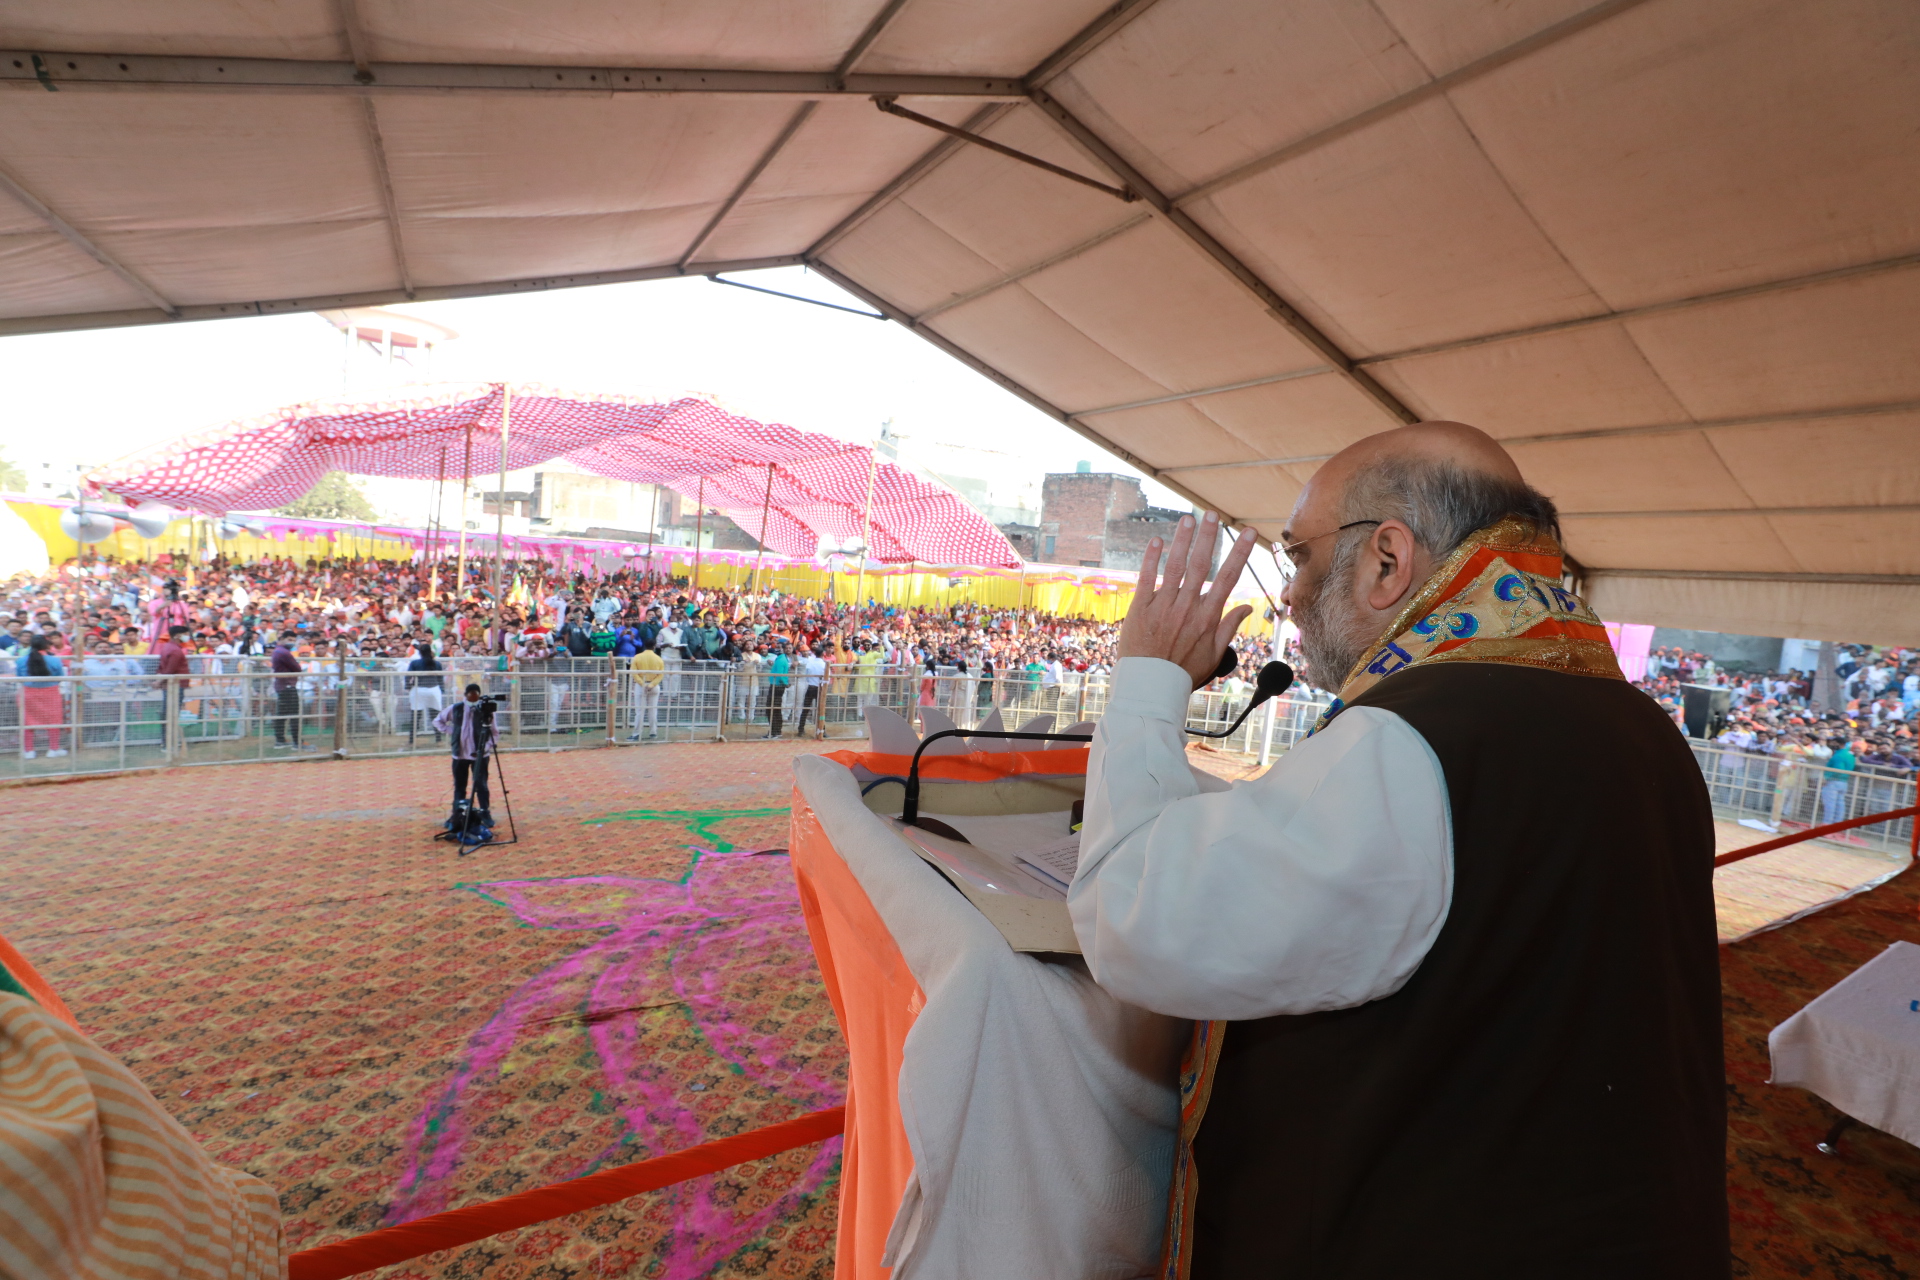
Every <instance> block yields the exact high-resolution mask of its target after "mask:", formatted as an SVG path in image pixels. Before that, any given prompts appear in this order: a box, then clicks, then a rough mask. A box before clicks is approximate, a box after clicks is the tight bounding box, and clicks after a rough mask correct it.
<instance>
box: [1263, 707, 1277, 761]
mask: <svg viewBox="0 0 1920 1280" xmlns="http://www.w3.org/2000/svg"><path fill="white" fill-rule="evenodd" d="M1279 706H1280V700H1279V699H1278V698H1269V699H1267V725H1266V728H1265V729H1263V730H1262V731H1261V734H1260V763H1261V764H1263V765H1268V764H1272V763H1273V722H1274V719H1275V717H1276V716H1277V715H1278V714H1279V712H1278V708H1279Z"/></svg>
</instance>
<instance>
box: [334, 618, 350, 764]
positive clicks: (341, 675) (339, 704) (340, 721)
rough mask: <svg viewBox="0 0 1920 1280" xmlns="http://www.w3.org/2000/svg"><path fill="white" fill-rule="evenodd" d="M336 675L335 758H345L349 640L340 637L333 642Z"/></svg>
mask: <svg viewBox="0 0 1920 1280" xmlns="http://www.w3.org/2000/svg"><path fill="white" fill-rule="evenodd" d="M333 656H334V677H335V680H336V683H335V685H334V689H333V758H334V759H336V760H344V759H346V755H347V642H346V641H345V640H344V639H338V640H335V641H334V642H333Z"/></svg>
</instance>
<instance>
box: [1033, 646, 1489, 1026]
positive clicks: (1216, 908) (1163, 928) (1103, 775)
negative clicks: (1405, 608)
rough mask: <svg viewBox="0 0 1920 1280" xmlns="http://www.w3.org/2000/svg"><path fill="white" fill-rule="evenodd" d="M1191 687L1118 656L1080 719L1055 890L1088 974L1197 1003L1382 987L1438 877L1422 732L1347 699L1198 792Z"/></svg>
mask: <svg viewBox="0 0 1920 1280" xmlns="http://www.w3.org/2000/svg"><path fill="white" fill-rule="evenodd" d="M1192 688H1193V682H1192V680H1191V678H1190V677H1189V676H1188V674H1187V672H1186V671H1185V670H1184V669H1183V668H1181V667H1180V666H1178V665H1176V664H1174V663H1172V662H1169V661H1166V660H1164V659H1161V658H1138V657H1136V658H1122V659H1121V660H1120V664H1119V666H1118V668H1117V669H1116V670H1115V672H1114V680H1113V693H1112V697H1111V700H1110V701H1109V702H1108V704H1107V710H1106V713H1105V715H1103V716H1102V717H1101V720H1100V725H1099V728H1098V729H1097V730H1096V731H1095V733H1094V738H1093V755H1092V761H1091V763H1090V764H1089V765H1088V768H1087V805H1086V825H1085V827H1084V828H1083V829H1082V831H1081V853H1080V872H1079V875H1078V876H1077V877H1076V879H1075V882H1074V889H1073V895H1072V898H1071V900H1070V906H1071V909H1072V911H1073V916H1074V924H1075V928H1076V930H1077V931H1078V933H1079V935H1080V941H1081V945H1082V947H1083V948H1084V949H1085V952H1086V957H1087V963H1088V965H1089V966H1090V967H1091V968H1092V970H1093V972H1094V974H1095V976H1096V977H1097V978H1098V979H1099V980H1100V984H1101V985H1102V986H1104V987H1106V988H1107V989H1108V990H1109V991H1112V992H1113V993H1114V994H1115V995H1117V996H1119V997H1120V998H1121V999H1123V1000H1127V1001H1129V1002H1131V1003H1133V1004H1138V1005H1142V1006H1144V1007H1146V1008H1148V1009H1152V1010H1154V1011H1156V1012H1159V1013H1167V1014H1173V1015H1175V1016H1177V1017H1182V1018H1203V1019H1214V1018H1226V1019H1241V1018H1264V1017H1270V1016H1272V1015H1274V1014H1280V1013H1313V1012H1316V1011H1318V1010H1322V1009H1344V1008H1347V1007H1349V1006H1352V1005H1357V1004H1361V1003H1364V1002H1366V1001H1368V1000H1375V999H1378V998H1379V997H1381V996H1384V995H1389V994H1391V993H1392V992H1395V991H1398V990H1399V989H1400V987H1401V985H1402V984H1403V983H1405V982H1406V980H1407V978H1408V976H1409V975H1411V974H1412V973H1413V971H1414V969H1415V968H1416V967H1418V966H1419V964H1420V960H1421V958H1422V957H1423V956H1425V955H1426V953H1427V948H1428V947H1429V946H1430V945H1432V943H1433V939H1434V937H1435V935H1437V934H1438V933H1439V932H1440V926H1441V924H1442V923H1443V922H1444V921H1445V919H1446V914H1447V901H1448V896H1449V891H1450V889H1451V887H1452V881H1451V873H1452V867H1451V861H1450V859H1449V857H1448V853H1449V846H1448V832H1447V798H1446V785H1445V782H1444V780H1443V778H1442V777H1441V773H1440V762H1439V760H1438V759H1436V758H1435V757H1434V754H1433V750H1432V748H1430V747H1429V746H1428V745H1427V743H1426V741H1425V740H1424V739H1423V738H1421V737H1420V735H1419V734H1417V733H1415V732H1414V731H1413V729H1412V728H1411V727H1409V726H1408V724H1407V723H1406V721H1404V720H1402V719H1400V717H1398V716H1396V715H1394V714H1392V713H1391V712H1387V711H1381V710H1377V709H1374V708H1371V707H1356V708H1354V709H1353V710H1352V711H1350V712H1347V713H1345V714H1343V715H1341V716H1340V717H1338V718H1337V719H1335V720H1334V721H1333V723H1332V724H1330V725H1328V726H1327V728H1326V729H1325V730H1324V731H1322V732H1320V733H1317V734H1315V735H1314V736H1313V737H1311V738H1308V739H1307V740H1306V741H1304V742H1302V743H1300V744H1299V745H1298V746H1296V747H1294V748H1293V749H1292V750H1291V751H1289V752H1288V753H1287V754H1286V755H1283V756H1281V757H1280V759H1279V760H1278V761H1277V762H1276V763H1275V764H1274V766H1273V767H1272V768H1271V769H1269V770H1268V771H1267V773H1266V774H1265V775H1264V776H1262V777H1260V778H1256V779H1254V780H1253V781H1251V782H1243V783H1240V784H1238V785H1237V786H1234V787H1232V788H1231V789H1229V790H1222V791H1217V792H1211V793H1209V792H1203V791H1202V784H1201V782H1200V781H1199V780H1198V779H1197V778H1196V777H1195V776H1194V772H1193V770H1192V769H1191V768H1189V767H1188V765H1187V757H1186V734H1185V732H1184V729H1185V725H1186V714H1187V700H1188V697H1189V695H1190V694H1191V693H1192ZM1196 938H1205V939H1206V940H1207V945H1206V946H1205V947H1204V948H1198V949H1196V948H1195V947H1194V946H1193V941H1194V939H1196Z"/></svg>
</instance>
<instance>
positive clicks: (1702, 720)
mask: <svg viewBox="0 0 1920 1280" xmlns="http://www.w3.org/2000/svg"><path fill="white" fill-rule="evenodd" d="M1680 692H1681V693H1682V694H1683V695H1684V696H1685V697H1686V706H1685V715H1686V721H1687V736H1688V737H1689V738H1717V737H1719V736H1720V733H1721V731H1722V730H1724V729H1725V728H1726V727H1727V713H1728V712H1729V711H1731V710H1732V709H1733V691H1732V690H1730V689H1722V688H1720V687H1719V686H1718V685H1711V684H1683V685H1681V686H1680Z"/></svg>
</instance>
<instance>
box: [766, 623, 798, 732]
mask: <svg viewBox="0 0 1920 1280" xmlns="http://www.w3.org/2000/svg"><path fill="white" fill-rule="evenodd" d="M792 670H793V660H792V659H790V658H789V657H787V642H786V641H784V640H781V641H777V642H776V643H775V647H774V653H773V661H772V662H769V663H768V664H767V724H768V725H769V726H771V732H769V733H768V734H767V736H768V737H769V738H777V737H779V736H780V731H781V729H782V728H784V727H785V726H784V725H783V724H782V722H781V711H782V710H783V704H784V703H785V702H786V697H787V680H788V672H790V671H792Z"/></svg>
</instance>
